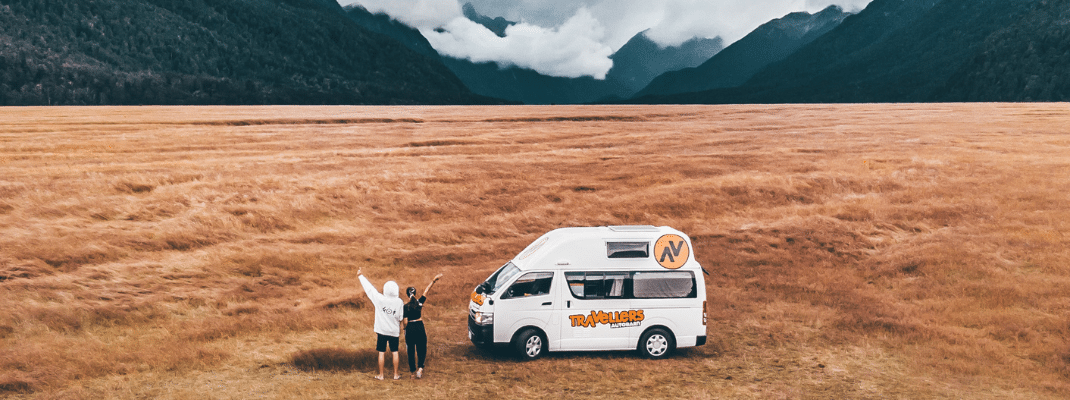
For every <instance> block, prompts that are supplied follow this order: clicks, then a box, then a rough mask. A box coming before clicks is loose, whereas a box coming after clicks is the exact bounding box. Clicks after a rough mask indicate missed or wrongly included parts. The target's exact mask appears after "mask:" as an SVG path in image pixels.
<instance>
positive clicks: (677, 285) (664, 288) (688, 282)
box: [632, 271, 695, 298]
mask: <svg viewBox="0 0 1070 400" xmlns="http://www.w3.org/2000/svg"><path fill="white" fill-rule="evenodd" d="M632 290H633V294H634V295H635V297H636V298H672V297H694V292H695V278H694V275H692V274H691V273H690V272H687V271H672V272H636V273H635V274H634V275H632Z"/></svg>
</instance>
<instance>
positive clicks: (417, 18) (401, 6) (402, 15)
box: [339, 0, 462, 28]
mask: <svg viewBox="0 0 1070 400" xmlns="http://www.w3.org/2000/svg"><path fill="white" fill-rule="evenodd" d="M339 3H340V4H342V5H349V4H354V3H356V4H360V5H362V6H364V8H366V9H368V11H371V12H373V13H385V14H386V15H389V16H391V17H393V18H394V19H396V20H398V21H401V22H404V23H406V24H408V25H410V26H414V27H417V28H423V27H428V26H429V27H437V26H442V25H444V24H446V23H447V22H449V21H451V20H453V19H454V18H458V17H461V16H462V14H461V5H460V4H459V3H458V2H457V0H344V1H340V2H339Z"/></svg>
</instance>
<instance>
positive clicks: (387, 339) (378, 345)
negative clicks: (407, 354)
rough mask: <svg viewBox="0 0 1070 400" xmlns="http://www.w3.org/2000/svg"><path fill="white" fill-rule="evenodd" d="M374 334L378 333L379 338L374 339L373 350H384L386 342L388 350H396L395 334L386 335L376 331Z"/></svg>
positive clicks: (396, 338)
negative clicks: (388, 346)
mask: <svg viewBox="0 0 1070 400" xmlns="http://www.w3.org/2000/svg"><path fill="white" fill-rule="evenodd" d="M376 335H379V339H378V340H376V341H375V351H378V352H385V351H386V345H387V344H389V345H390V351H393V352H397V351H398V337H397V336H387V335H384V334H381V333H376Z"/></svg>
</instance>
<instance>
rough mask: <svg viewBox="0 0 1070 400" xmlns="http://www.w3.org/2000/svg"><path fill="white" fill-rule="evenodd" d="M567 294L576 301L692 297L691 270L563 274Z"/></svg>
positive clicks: (693, 283)
mask: <svg viewBox="0 0 1070 400" xmlns="http://www.w3.org/2000/svg"><path fill="white" fill-rule="evenodd" d="M565 281H567V282H568V288H569V291H570V292H572V296H573V297H575V298H577V299H613V298H617V299H620V298H624V299H633V298H635V299H658V298H681V297H683V298H687V297H695V296H697V295H698V292H697V290H696V288H695V276H694V274H692V273H691V272H690V271H665V272H660V271H659V272H566V273H565Z"/></svg>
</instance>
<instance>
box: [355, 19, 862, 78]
mask: <svg viewBox="0 0 1070 400" xmlns="http://www.w3.org/2000/svg"><path fill="white" fill-rule="evenodd" d="M342 1H343V3H346V2H348V3H353V2H356V3H359V4H361V5H363V6H364V7H365V8H367V9H368V10H370V11H372V12H385V13H386V14H388V15H390V16H392V17H394V18H396V19H398V20H400V21H402V22H405V23H407V24H409V25H411V26H414V27H416V28H418V29H420V31H421V32H422V33H423V34H424V36H426V37H427V39H428V41H430V42H431V45H432V46H433V47H434V48H435V49H436V50H438V51H439V52H440V53H442V54H446V55H449V56H452V57H457V58H466V59H471V60H472V61H476V62H485V61H494V62H498V63H499V64H505V65H517V66H520V67H525V68H531V69H534V70H536V71H538V72H540V73H543V74H547V75H553V76H566V77H576V76H584V75H586V76H593V77H595V78H599V79H601V78H603V77H604V76H605V74H606V72H608V71H609V69H610V68H611V67H612V65H613V64H612V61H611V60H610V59H609V56H610V55H612V54H613V52H615V51H616V50H617V49H619V48H620V47H621V46H623V45H624V44H625V43H627V42H628V40H630V39H631V38H632V37H634V36H635V35H636V34H638V33H639V32H643V31H646V32H647V33H646V35H647V37H649V38H650V39H651V40H653V41H655V42H656V43H658V44H659V45H661V46H676V45H679V44H681V43H683V42H685V41H687V40H689V39H692V38H696V37H698V38H714V37H720V38H721V39H722V40H724V42H725V43H726V44H729V43H732V42H734V41H736V40H739V39H740V38H742V37H743V36H746V35H747V33H749V32H751V31H752V30H754V29H755V28H757V27H758V26H759V25H761V24H764V23H766V22H768V21H770V20H772V19H774V18H780V17H783V16H784V15H786V14H788V13H791V12H795V11H808V12H817V11H820V10H822V9H824V8H825V7H828V6H829V5H833V4H835V5H839V6H841V7H843V8H844V9H845V10H847V11H859V10H861V9H863V8H865V6H866V5H868V4H869V2H870V1H871V0H718V1H710V0H660V1H650V0H509V1H502V0H342ZM468 1H471V2H472V3H473V5H475V7H476V10H477V11H479V12H480V13H481V14H484V15H487V16H490V17H497V16H502V17H505V18H506V19H508V20H511V21H518V22H520V23H519V24H517V25H515V26H512V27H510V28H509V29H508V30H507V31H506V37H504V38H499V37H497V36H495V35H494V34H493V33H491V32H490V31H489V30H486V29H485V28H484V27H482V26H480V25H477V24H475V23H472V22H471V21H468V20H467V19H465V18H464V17H463V16H462V14H461V4H463V3H464V2H468ZM436 28H442V29H441V31H436Z"/></svg>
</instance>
